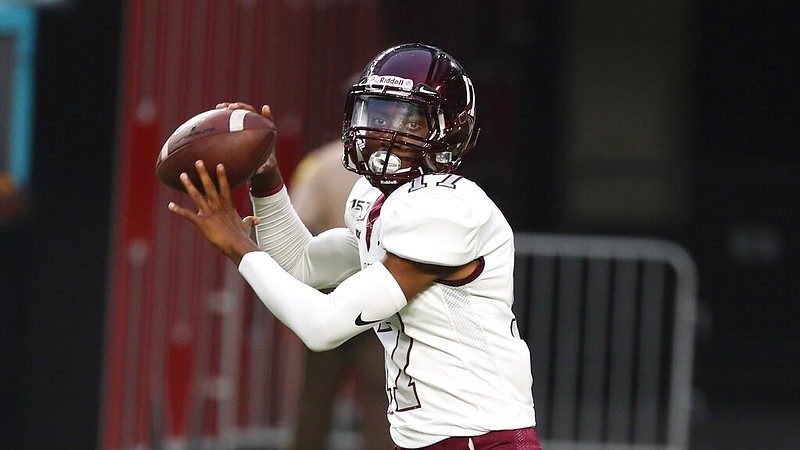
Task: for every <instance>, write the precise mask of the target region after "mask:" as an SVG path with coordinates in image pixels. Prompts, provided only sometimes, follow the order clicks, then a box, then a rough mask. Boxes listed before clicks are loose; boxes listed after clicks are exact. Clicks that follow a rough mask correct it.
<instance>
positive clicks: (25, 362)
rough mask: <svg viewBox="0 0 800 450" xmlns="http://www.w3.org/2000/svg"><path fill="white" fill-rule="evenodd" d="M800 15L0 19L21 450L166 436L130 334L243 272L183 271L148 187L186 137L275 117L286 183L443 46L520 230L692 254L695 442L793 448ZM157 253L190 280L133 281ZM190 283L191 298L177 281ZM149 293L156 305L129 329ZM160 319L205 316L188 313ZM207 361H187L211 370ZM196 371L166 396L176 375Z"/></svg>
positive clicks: (493, 177)
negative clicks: (349, 111)
mask: <svg viewBox="0 0 800 450" xmlns="http://www.w3.org/2000/svg"><path fill="white" fill-rule="evenodd" d="M791 6H792V2H790V1H788V0H783V1H780V0H776V1H770V2H756V1H748V0H725V1H723V0H672V1H651V0H646V1H632V0H609V1H605V2H596V1H591V0H568V1H564V2H547V1H540V0H498V1H479V0H459V1H456V0H438V1H436V2H427V1H419V0H405V1H383V0H315V1H311V0H282V1H280V0H238V1H221V0H204V1H201V0H195V1H190V0H182V1H181V0H175V1H170V2H157V1H155V0H129V1H122V0H62V1H57V0H50V1H44V0H43V1H39V2H36V1H31V2H24V1H0V93H1V94H2V102H0V264H1V265H2V266H1V267H0V280H1V281H2V283H0V448H8V449H40V448H49V449H54V448H64V449H90V448H118V447H117V444H116V442H117V441H115V439H117V438H119V436H123V437H124V436H126V433H128V435H127V436H128V437H129V438H130V437H131V436H140V435H146V434H147V433H146V432H145V431H142V429H141V428H147V426H137V428H136V429H135V430H127V431H126V430H125V429H124V426H122V425H120V426H122V429H118V430H116V431H113V432H110V431H109V429H113V428H114V426H115V425H114V424H115V423H117V422H115V417H116V416H114V417H112V416H113V415H114V414H118V415H119V414H123V412H122V411H124V410H125V409H128V408H132V409H137V410H138V409H142V411H143V412H142V413H141V414H142V415H144V416H147V415H148V414H151V416H150V419H149V420H150V422H148V423H151V424H153V423H158V422H159V419H163V418H159V417H155V418H154V417H152V414H153V413H152V412H150V413H148V412H147V408H148V407H147V405H143V404H139V403H136V402H134V403H126V402H125V401H124V398H125V397H124V395H123V394H124V392H123V391H124V390H125V387H126V385H125V384H124V383H122V384H119V383H120V378H119V377H115V376H114V374H117V375H119V374H120V373H121V372H119V371H124V367H126V366H125V364H124V359H125V355H129V354H130V352H131V351H133V350H131V349H130V347H125V345H124V344H125V342H127V341H125V339H130V336H131V334H129V333H128V334H124V335H123V334H121V333H122V331H124V330H125V327H130V324H131V321H132V318H138V319H139V320H148V318H150V317H156V316H157V315H154V314H155V313H154V311H155V312H158V311H159V310H158V307H159V306H158V305H159V302H158V300H159V295H161V294H159V289H158V288H159V286H162V287H163V286H165V285H169V286H167V287H168V288H169V289H172V290H173V291H175V290H177V292H178V294H176V295H180V294H181V292H182V295H183V297H187V298H189V299H190V300H191V299H192V298H193V297H194V296H196V295H198V293H200V292H203V289H204V286H206V285H204V284H203V279H212V282H211V285H213V286H216V285H218V284H225V283H230V282H231V281H230V279H229V278H228V277H230V276H231V275H230V268H229V267H227V266H226V265H225V263H224V261H223V262H217V261H216V260H212V261H211V262H209V263H206V264H205V265H202V266H192V267H195V268H196V269H197V270H195V271H194V272H192V273H194V275H192V274H190V273H186V272H181V270H185V268H183V269H182V268H181V267H182V266H181V264H180V263H181V261H184V262H185V261H187V260H188V261H194V260H197V259H201V258H206V259H209V258H213V256H209V255H212V254H211V253H209V252H208V249H206V248H205V247H203V246H202V245H203V243H202V242H201V243H197V242H196V241H194V240H192V239H191V238H186V237H185V236H186V234H187V230H186V229H183V228H181V227H180V226H179V225H175V224H174V223H173V222H172V221H170V220H169V219H168V218H166V213H165V207H164V205H166V202H167V201H168V200H170V199H179V200H180V197H175V194H172V193H169V192H165V191H164V189H163V188H162V187H160V186H159V185H158V184H157V182H156V180H155V177H153V164H154V161H155V155H156V153H157V151H158V149H160V147H161V143H162V142H163V140H164V139H165V138H166V136H167V135H168V134H169V132H170V131H171V130H172V129H174V128H175V126H177V125H178V124H179V123H181V122H183V120H185V119H186V118H188V117H189V116H191V115H194V114H196V113H198V112H201V111H203V110H205V109H209V108H211V107H213V105H214V104H215V103H216V102H218V101H222V100H242V101H247V102H250V103H253V104H256V105H260V104H263V103H269V104H270V105H272V107H273V111H274V112H275V115H276V118H277V122H278V126H279V128H280V132H281V135H280V140H279V148H280V150H279V151H280V155H281V161H282V167H285V168H286V170H285V171H284V172H286V173H290V172H291V171H292V170H293V168H294V165H296V163H297V161H299V159H300V157H301V156H302V155H303V154H304V153H305V152H307V151H308V150H310V149H312V148H314V147H316V146H317V145H319V144H321V143H323V142H325V141H327V140H328V139H330V138H331V137H333V136H335V133H336V132H337V128H338V126H339V123H340V122H339V121H340V112H341V105H340V96H339V95H340V94H339V89H340V87H341V83H342V81H343V80H344V79H345V78H346V77H347V76H348V75H350V74H351V73H353V72H356V71H358V70H360V69H361V68H362V67H363V65H364V64H365V63H366V62H367V61H368V60H369V59H370V58H371V57H372V56H373V55H374V54H376V53H377V52H378V51H380V50H382V49H383V48H385V47H388V46H389V45H393V44H396V43H401V42H408V41H417V42H425V43H430V44H434V45H437V46H440V47H441V48H443V49H444V50H445V51H447V52H449V53H451V54H452V55H454V56H455V57H456V59H458V60H459V61H460V62H461V63H462V64H463V65H464V66H465V68H466V69H467V72H468V73H469V74H470V75H471V77H472V78H473V81H474V82H475V84H476V89H477V93H478V111H479V113H478V119H479V123H480V126H481V127H482V129H483V131H482V133H483V134H482V137H481V140H480V141H479V146H478V148H477V149H476V151H475V152H474V153H473V156H472V158H471V159H469V160H468V161H467V162H466V163H465V165H464V166H463V171H462V172H463V173H465V174H467V175H468V176H470V177H471V178H473V179H475V180H476V181H478V182H479V183H480V184H481V185H482V186H483V187H484V188H485V190H486V191H487V192H488V193H489V195H490V196H491V197H492V198H494V199H495V201H496V202H497V203H498V204H499V206H500V207H501V208H502V209H503V211H504V212H505V213H506V215H507V217H508V219H509V221H510V222H511V224H512V226H514V228H515V229H516V230H517V231H531V232H541V233H579V234H603V235H617V236H642V237H658V238H664V239H668V240H671V241H674V242H676V243H678V244H679V245H681V246H682V247H683V248H685V249H686V250H687V251H688V252H689V254H691V256H692V257H693V259H694V261H695V263H696V265H697V268H698V276H699V287H698V301H699V302H700V308H699V314H698V323H697V336H696V344H695V345H696V347H695V360H694V373H693V387H694V396H693V401H694V404H693V407H694V409H693V417H692V430H691V438H690V442H691V448H692V449H698V450H705V449H709V450H713V449H729V448H743V449H746V448H764V449H791V448H797V445H798V444H797V443H798V442H800V431H798V428H800V427H798V426H797V424H798V423H800V327H798V325H797V324H798V323H800V289H798V287H797V286H796V285H795V279H796V275H797V274H798V273H800V233H798V231H797V230H798V228H799V227H798V226H799V225H800V223H799V222H800V219H798V217H800V214H798V213H799V212H800V211H798V205H800V140H798V137H797V136H798V133H797V120H798V119H800V111H799V110H798V109H799V108H800V88H799V87H798V81H797V77H796V71H795V69H794V66H795V65H796V61H797V56H798V55H797V48H798V44H800V39H798V37H799V36H798V27H797V26H795V25H794V21H795V17H796V16H795V15H792V14H790V7H791ZM242 201H243V205H244V204H245V203H244V199H242ZM181 236H183V237H181ZM181 258H183V259H181ZM151 259H153V260H156V261H158V260H161V261H162V262H163V261H164V260H165V259H169V260H170V261H169V262H164V263H163V264H162V265H157V264H156V265H149V264H150V263H149V262H148V263H142V264H140V265H136V264H137V261H138V262H141V261H150V260H151ZM154 264H155V263H154ZM139 269H140V270H141V271H140V272H137V270H139ZM198 271H199V272H200V275H197V272H198ZM180 276H185V277H186V278H187V279H191V283H190V284H191V286H183V287H180V286H178V287H174V286H172V285H170V284H169V281H168V279H172V278H177V277H180ZM193 277H194V278H193ZM226 280H227V281H226ZM159 283H161V284H159ZM181 289H183V291H181ZM173 291H170V292H173ZM132 296H140V297H141V298H142V299H144V302H143V305H145V306H143V308H151V309H141V310H137V311H133V310H131V309H127V310H126V308H129V306H130V305H129V303H127V302H126V301H127V300H126V299H130V298H132ZM189 303H191V302H189ZM251 303H253V302H251ZM181 308H185V310H184V309H181ZM161 313H163V314H162V316H163V317H164V319H163V320H166V321H170V320H173V319H174V317H180V316H181V314H186V316H187V317H193V316H192V314H193V313H192V307H191V306H190V305H188V304H187V305H183V306H181V305H177V306H175V307H174V309H169V311H161ZM246 313H247V311H244V312H243V314H246ZM258 314H264V313H263V312H259V313H258ZM158 317H161V316H158ZM192 320H193V319H192ZM192 320H187V321H186V322H185V323H184V325H186V324H189V325H195V323H194V322H192ZM177 323H182V322H180V321H179V320H178V322H177ZM210 326H211V329H215V328H213V327H214V326H218V327H221V326H219V325H218V324H217V325H215V324H214V323H210ZM221 328H224V327H221ZM172 330H173V331H172V332H173V333H177V334H180V332H179V331H175V330H184V331H185V329H184V328H181V327H176V328H173V329H172ZM128 331H130V330H128ZM195 331H196V330H195ZM187 333H188V334H187V335H191V336H194V337H192V338H185V339H184V343H188V344H196V343H197V341H195V340H193V339H196V335H197V333H194V332H187ZM275 333H277V332H275ZM125 336H127V338H126V337H125ZM182 336H183V335H182ZM140 338H141V341H140V342H146V341H147V340H148V339H151V340H152V339H155V338H156V337H154V336H152V335H143V336H142V337H140ZM277 339H283V337H280V336H278V337H277ZM208 345H211V344H208ZM123 347H125V348H127V349H128V350H127V353H125V352H123V351H122V350H120V349H121V348H123ZM186 348H188V346H187V347H186ZM186 348H183V349H181V348H170V349H168V350H166V351H169V352H173V353H170V355H171V357H172V359H171V361H184V362H186V361H192V360H193V359H192V358H193V357H192V354H190V353H187V351H188V350H186ZM191 348H198V347H197V345H191ZM147 349H148V347H147V346H146V345H145V344H142V346H141V347H137V348H136V351H142V352H143V351H146V350H147ZM217 350H218V349H217ZM149 351H152V349H151V350H149ZM209 351H210V352H212V353H213V352H214V351H215V350H214V347H213V346H211V347H209ZM182 358H183V359H182ZM170 367H171V366H170ZM175 367H178V368H177V369H174V370H173V371H172V372H170V375H169V376H167V378H168V380H167V383H166V384H167V385H169V382H170V380H173V379H179V378H180V374H181V373H182V372H181V370H180V368H179V366H175ZM162 369H163V368H162ZM165 370H168V371H169V367H167V369H165ZM115 371H116V372H115ZM146 375H147V373H145V372H142V373H141V376H142V377H145V376H146ZM171 377H175V378H171ZM140 384H141V383H140ZM141 389H145V390H146V388H143V387H142V388H141ZM164 389H165V390H169V388H168V387H167V388H164ZM116 394H119V395H120V396H118V397H115V395H116ZM147 395H149V396H151V397H157V396H159V395H164V392H160V391H155V392H153V391H150V392H148V393H147ZM189 397H190V396H189V395H188V394H186V395H184V396H183V397H181V396H177V397H170V404H171V405H173V406H175V405H179V406H185V402H187V401H189V400H187V399H189ZM165 414H166V413H165ZM170 420H172V421H173V422H175V423H177V422H178V419H176V418H175V417H174V415H173V416H171V419H170ZM176 427H177V429H179V430H180V429H181V426H180V425H176ZM109 433H110V434H111V435H113V436H112V437H109ZM114 433H116V434H114ZM167 434H169V433H167ZM134 440H135V439H134ZM139 444H140V445H144V444H146V442H139ZM154 445H157V444H154Z"/></svg>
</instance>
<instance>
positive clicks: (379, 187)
mask: <svg viewBox="0 0 800 450" xmlns="http://www.w3.org/2000/svg"><path fill="white" fill-rule="evenodd" d="M220 107H228V108H248V109H252V107H251V106H249V105H246V104H242V103H232V104H228V103H224V104H221V105H220ZM261 112H262V114H264V115H265V116H267V117H269V118H271V117H272V116H271V112H270V110H269V107H268V106H264V107H263V108H262V111H261ZM477 137H478V128H477V127H476V125H475V92H474V88H473V86H472V82H471V81H470V79H469V78H468V77H467V75H466V73H465V72H464V70H463V68H462V67H461V65H460V64H459V63H458V62H457V61H456V60H455V59H454V58H453V57H452V56H450V55H449V54H447V53H445V52H443V51H442V50H440V49H438V48H435V47H432V46H428V45H422V44H404V45H399V46H395V47H392V48H389V49H387V50H385V51H383V52H381V53H380V54H379V55H377V56H376V57H375V58H374V59H373V60H372V61H371V62H370V63H369V64H368V65H367V67H366V68H365V70H364V71H363V73H362V74H361V77H360V79H359V81H358V82H357V83H356V84H354V85H353V87H352V88H351V89H350V92H349V95H348V99H347V102H346V106H345V114H344V121H343V129H342V141H343V143H344V155H343V163H344V165H345V167H346V168H347V169H348V170H351V171H354V172H356V173H358V174H360V175H362V178H361V179H359V181H357V182H356V184H355V186H354V187H353V190H352V192H351V193H350V196H349V198H348V200H347V204H346V205H345V211H344V214H345V217H344V218H345V223H346V227H344V228H337V229H333V230H328V231H326V232H324V233H321V234H319V235H317V236H312V235H311V233H310V232H309V231H308V230H307V229H306V227H305V226H304V225H303V223H302V222H301V221H300V219H299V218H298V216H297V214H296V213H295V211H294V210H293V208H292V204H291V202H290V200H289V197H288V194H287V191H286V188H285V186H284V185H283V181H282V178H281V176H280V171H279V170H278V168H277V163H276V160H275V158H271V160H270V161H269V162H268V163H267V164H266V165H265V166H264V167H262V168H260V169H259V171H258V173H257V174H256V175H255V176H254V177H253V179H252V180H251V188H250V189H251V199H252V203H253V210H254V216H250V217H246V218H244V219H242V218H241V216H240V215H239V214H238V212H237V211H236V210H235V208H234V207H233V205H232V202H231V197H230V189H229V187H228V186H227V183H226V182H224V181H222V180H224V167H222V166H217V167H216V171H217V175H218V177H219V178H220V179H221V182H220V190H219V191H217V190H216V189H215V188H214V186H213V184H212V183H211V181H210V178H209V177H208V174H207V172H206V168H205V167H204V166H203V164H202V162H198V164H197V170H198V172H199V174H200V176H201V180H202V182H203V186H204V188H205V191H206V195H205V196H203V195H201V194H200V193H199V191H198V190H197V189H196V188H195V187H194V186H193V185H192V183H191V181H189V179H188V177H187V176H185V175H184V176H182V179H183V183H184V185H185V186H186V188H187V191H188V192H189V195H190V196H191V198H192V199H193V201H194V202H195V204H196V206H197V208H198V210H199V211H197V212H195V211H191V210H188V209H185V208H182V207H179V206H177V205H175V204H174V203H171V204H170V205H169V209H170V210H171V211H173V212H174V213H176V214H177V215H179V216H181V217H183V218H185V219H187V220H189V221H191V222H192V223H193V224H194V225H195V226H196V227H197V228H198V229H199V230H200V231H201V232H202V233H203V234H204V236H205V237H206V238H207V239H208V240H209V241H210V242H211V243H212V244H213V245H215V246H216V247H217V248H218V249H219V250H220V251H221V252H223V253H224V254H225V255H227V256H228V257H229V258H230V259H231V260H232V261H233V262H234V263H235V264H236V265H237V266H238V268H239V272H240V273H241V274H242V275H243V276H244V278H245V279H246V280H247V282H248V283H249V284H250V286H251V287H252V288H253V289H254V291H255V292H256V293H257V294H258V296H259V298H260V299H261V300H262V302H263V303H264V304H265V305H266V306H267V308H269V309H270V311H272V313H273V314H274V315H275V316H276V317H278V318H279V319H280V320H281V321H282V322H283V323H285V324H286V325H287V326H288V327H289V328H290V329H292V330H293V331H294V332H295V333H296V334H297V335H298V336H299V337H300V339H302V340H303V342H304V343H305V344H306V345H307V346H308V347H309V348H311V349H312V350H317V351H323V350H327V349H331V348H334V347H336V346H338V345H340V344H341V343H342V342H344V341H346V340H348V339H349V338H351V337H353V336H355V335H357V334H359V333H362V332H365V331H368V330H371V332H374V333H375V335H376V336H377V338H378V339H379V340H380V342H381V343H382V344H383V347H384V349H385V352H384V353H385V354H384V356H385V357H384V360H385V371H386V394H387V398H388V409H387V415H388V420H389V423H390V432H391V436H392V439H393V440H394V442H395V444H396V449H401V450H402V449H416V448H423V447H424V448H430V449H442V450H444V449H475V450H479V449H489V448H491V449H505V450H512V449H513V450H522V449H524V450H533V449H540V446H539V442H538V438H537V436H536V433H535V431H534V425H535V414H534V405H533V398H532V392H531V388H532V382H533V377H532V374H531V367H530V353H529V350H528V346H527V344H526V343H525V342H524V341H523V340H522V339H520V337H519V331H518V329H517V326H516V324H517V322H516V318H515V317H514V314H513V312H512V303H513V301H514V299H513V271H514V242H513V233H512V230H511V227H510V226H509V224H508V222H507V221H506V219H505V217H504V216H503V214H502V212H501V211H500V210H499V209H498V207H497V206H496V205H495V204H494V202H493V201H492V200H491V199H490V198H489V197H488V196H487V195H486V194H485V193H484V191H483V190H481V188H480V187H478V186H477V185H476V184H475V183H474V182H472V181H470V180H468V179H466V178H464V177H462V176H460V175H456V174H455V173H453V171H454V170H456V169H457V168H458V166H459V164H460V163H461V161H462V158H463V157H464V155H465V154H466V153H467V152H468V151H469V150H470V149H471V148H473V147H474V145H475V141H476V139H477ZM253 226H255V228H256V238H257V239H256V240H257V243H254V242H253V241H252V240H251V239H250V232H251V227H253ZM327 288H335V289H333V291H331V292H330V293H328V294H324V293H322V292H320V291H319V290H318V289H327Z"/></svg>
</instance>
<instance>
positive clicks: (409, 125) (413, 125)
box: [406, 120, 422, 131]
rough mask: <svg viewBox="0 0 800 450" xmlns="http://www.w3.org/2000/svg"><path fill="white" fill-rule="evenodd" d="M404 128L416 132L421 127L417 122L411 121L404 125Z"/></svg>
mask: <svg viewBox="0 0 800 450" xmlns="http://www.w3.org/2000/svg"><path fill="white" fill-rule="evenodd" d="M406 128H408V129H409V130H411V131H417V130H419V129H420V128H422V125H420V123H419V122H417V121H416V120H412V121H409V122H408V123H406Z"/></svg>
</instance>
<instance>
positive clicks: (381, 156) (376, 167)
mask: <svg viewBox="0 0 800 450" xmlns="http://www.w3.org/2000/svg"><path fill="white" fill-rule="evenodd" d="M384 165H386V173H387V174H392V173H397V171H398V170H400V158H398V157H397V156H395V155H392V154H390V155H389V163H388V164H387V163H386V150H378V151H377V152H375V153H373V154H372V155H371V156H370V157H369V170H371V171H373V172H375V173H383V166H384Z"/></svg>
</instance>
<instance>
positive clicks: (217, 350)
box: [100, 0, 385, 449]
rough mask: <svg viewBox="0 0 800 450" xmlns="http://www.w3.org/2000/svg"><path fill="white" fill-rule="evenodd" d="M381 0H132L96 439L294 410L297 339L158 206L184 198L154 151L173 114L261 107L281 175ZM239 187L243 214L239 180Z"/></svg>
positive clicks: (317, 130)
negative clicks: (234, 103)
mask: <svg viewBox="0 0 800 450" xmlns="http://www.w3.org/2000/svg"><path fill="white" fill-rule="evenodd" d="M377 5H378V2H375V1H354V0H351V1H334V0H331V1H325V2H318V1H310V0H284V1H280V0H261V1H259V0H238V1H233V0H205V1H201V0H170V1H169V2H159V1H155V0H130V1H129V2H128V3H127V5H126V9H127V12H126V22H125V23H126V25H125V28H126V30H125V41H124V42H125V44H124V51H125V57H124V67H123V70H122V74H123V78H122V80H120V82H121V84H120V86H121V105H122V111H121V114H120V117H121V119H120V123H119V124H118V125H119V126H118V129H119V137H118V156H117V162H116V195H115V199H114V208H115V212H114V216H113V217H114V218H113V224H114V230H113V232H114V239H113V243H112V257H111V268H110V269H111V270H110V273H111V282H110V287H109V293H108V312H107V324H106V327H107V332H106V362H105V378H104V381H105V382H104V386H103V405H102V408H103V409H102V411H103V412H102V417H103V422H102V424H101V428H102V429H101V432H100V435H101V442H100V448H103V449H121V448H131V447H137V448H145V447H149V446H157V445H158V444H159V443H163V442H172V443H175V442H193V441H209V440H211V441H225V440H227V441H228V442H230V441H231V440H232V439H233V440H236V439H239V440H241V439H242V436H244V435H246V433H247V432H248V430H256V429H268V428H269V427H272V426H275V425H276V424H280V423H282V422H285V421H286V420H291V417H290V416H291V413H292V406H291V405H292V400H293V395H294V392H295V390H294V389H293V388H294V387H295V378H296V377H293V375H292V370H293V368H295V367H296V364H297V355H298V352H297V345H298V344H297V341H296V340H294V339H293V338H292V337H291V336H289V335H288V333H287V332H286V331H285V330H284V329H283V328H282V326H280V324H278V323H276V322H275V321H274V320H273V318H272V317H271V316H270V315H269V313H268V312H267V311H266V310H265V308H264V307H263V306H262V305H261V304H260V302H259V301H258V299H256V298H254V297H253V296H252V294H251V292H250V291H249V288H248V287H247V286H246V285H245V284H244V283H243V282H242V281H241V279H240V277H239V276H238V273H237V272H236V268H235V267H234V266H233V265H232V264H231V263H230V262H228V261H226V260H224V259H223V258H222V257H221V256H219V255H218V254H217V253H216V252H215V251H214V250H213V249H212V248H211V246H210V245H208V244H207V243H206V242H205V241H204V240H203V239H202V238H200V237H199V236H198V233H196V232H195V230H193V229H192V228H191V226H189V225H187V224H186V223H184V222H183V221H180V220H178V219H177V218H176V217H174V216H173V215H171V214H170V213H169V212H168V211H167V209H166V205H167V203H168V202H169V201H176V202H178V203H181V204H184V205H189V204H190V203H189V199H188V197H186V196H185V195H183V194H179V193H176V192H173V191H170V190H169V189H168V188H166V187H164V186H162V185H160V184H159V183H158V181H157V179H156V177H155V171H154V164H155V157H156V154H157V152H158V150H159V149H160V147H161V144H162V143H163V141H164V140H165V139H166V137H167V136H168V135H169V134H170V132H171V131H172V130H174V129H175V127H176V126H177V125H179V124H180V123H182V122H183V121H184V120H185V119H187V118H189V117H190V116H193V115H195V114H196V113H199V112H201V111H203V110H206V109H210V108H213V107H214V105H215V104H216V103H217V102H219V101H225V100H240V101H245V102H248V103H252V104H254V105H257V106H260V105H261V104H264V103H267V104H270V105H271V106H272V109H273V112H274V114H275V117H276V123H277V125H278V128H279V139H278V155H279V159H280V161H281V167H282V171H283V172H284V175H285V176H287V179H288V176H289V175H291V172H292V170H293V169H294V167H295V165H296V164H297V162H298V160H299V158H300V157H301V156H302V153H303V152H304V151H306V150H307V149H310V148H312V147H314V146H316V145H318V144H320V143H322V142H323V141H325V140H327V139H329V138H330V137H331V136H332V135H333V133H335V132H336V131H337V127H338V126H339V124H340V114H341V109H342V102H341V96H340V93H339V92H340V91H339V89H340V87H341V84H342V80H344V79H345V78H346V77H347V76H348V75H349V74H351V73H353V72H355V71H357V70H360V69H361V68H362V67H363V65H364V64H365V63H366V62H367V61H368V60H369V59H370V58H371V57H372V56H373V55H374V54H375V53H377V51H379V50H380V49H382V48H383V47H384V44H385V43H384V42H383V41H382V37H381V35H380V31H379V30H380V24H379V20H378V17H379V15H380V14H379V12H378V10H377V9H378V6H377ZM236 199H237V203H238V204H239V205H240V206H241V210H242V212H243V213H248V212H249V202H248V201H247V198H246V193H245V192H244V189H240V190H239V191H237V192H236ZM237 436H238V437H237Z"/></svg>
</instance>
